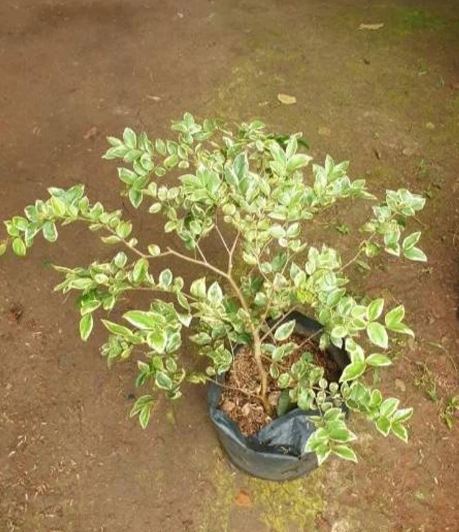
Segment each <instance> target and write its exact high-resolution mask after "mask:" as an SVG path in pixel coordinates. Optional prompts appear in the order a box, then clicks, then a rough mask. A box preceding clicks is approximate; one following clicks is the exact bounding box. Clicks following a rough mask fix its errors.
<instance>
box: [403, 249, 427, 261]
mask: <svg viewBox="0 0 459 532" xmlns="http://www.w3.org/2000/svg"><path fill="white" fill-rule="evenodd" d="M403 255H404V256H405V257H406V258H407V259H409V260H415V261H417V262H427V256H426V254H425V253H424V251H422V249H419V248H416V247H413V248H410V249H404V250H403Z"/></svg>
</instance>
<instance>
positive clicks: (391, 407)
mask: <svg viewBox="0 0 459 532" xmlns="http://www.w3.org/2000/svg"><path fill="white" fill-rule="evenodd" d="M399 404H400V400H399V399H396V398H395V397H389V399H386V400H385V401H383V402H382V404H381V406H380V407H379V413H380V414H381V416H384V417H387V418H388V419H389V418H390V417H391V416H392V414H393V413H394V412H395V411H396V410H397V407H398V405H399Z"/></svg>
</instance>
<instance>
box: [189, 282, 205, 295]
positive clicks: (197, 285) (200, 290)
mask: <svg viewBox="0 0 459 532" xmlns="http://www.w3.org/2000/svg"><path fill="white" fill-rule="evenodd" d="M190 293H191V295H193V296H195V297H197V298H199V299H204V298H205V297H206V295H207V293H206V278H205V277H201V278H200V279H196V281H193V282H192V284H191V287H190Z"/></svg>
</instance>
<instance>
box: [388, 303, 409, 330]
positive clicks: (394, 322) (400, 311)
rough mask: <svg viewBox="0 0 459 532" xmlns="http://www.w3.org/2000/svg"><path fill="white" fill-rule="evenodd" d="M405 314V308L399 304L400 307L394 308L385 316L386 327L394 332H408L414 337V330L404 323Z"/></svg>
mask: <svg viewBox="0 0 459 532" xmlns="http://www.w3.org/2000/svg"><path fill="white" fill-rule="evenodd" d="M404 316H405V308H404V307H403V305H399V306H398V307H395V308H393V309H392V310H391V311H390V312H388V313H387V314H386V316H385V318H384V321H385V323H386V327H387V328H388V329H389V330H390V331H393V332H397V333H400V334H408V335H409V336H413V337H414V332H413V331H412V330H411V329H410V328H409V327H408V326H407V325H405V324H404V323H402V320H403V318H404Z"/></svg>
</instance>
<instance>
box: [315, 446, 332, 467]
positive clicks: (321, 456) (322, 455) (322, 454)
mask: <svg viewBox="0 0 459 532" xmlns="http://www.w3.org/2000/svg"><path fill="white" fill-rule="evenodd" d="M330 453H331V450H330V449H327V450H324V451H316V455H317V463H318V464H319V465H322V464H323V463H324V462H325V460H326V459H327V458H328V457H329V456H330Z"/></svg>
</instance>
